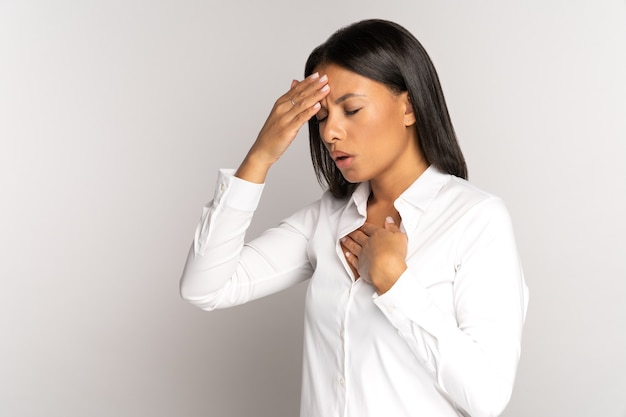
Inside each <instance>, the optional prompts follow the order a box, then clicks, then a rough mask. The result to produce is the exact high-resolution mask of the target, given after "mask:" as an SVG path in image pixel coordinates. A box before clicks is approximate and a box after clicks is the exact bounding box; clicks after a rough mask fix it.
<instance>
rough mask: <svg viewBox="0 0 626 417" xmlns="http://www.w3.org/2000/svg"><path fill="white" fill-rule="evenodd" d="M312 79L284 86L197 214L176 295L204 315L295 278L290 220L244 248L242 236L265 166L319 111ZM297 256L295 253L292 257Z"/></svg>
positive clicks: (300, 239) (297, 268)
mask: <svg viewBox="0 0 626 417" xmlns="http://www.w3.org/2000/svg"><path fill="white" fill-rule="evenodd" d="M329 90H330V89H329V87H328V80H327V78H326V77H322V78H319V75H318V74H317V73H315V74H313V75H311V76H309V77H308V78H306V79H305V80H303V81H300V82H298V81H295V80H294V81H292V83H291V88H290V90H289V91H288V92H287V93H285V94H284V95H283V96H281V97H280V98H278V100H277V101H276V103H275V104H274V107H273V108H272V111H271V113H270V115H269V116H268V118H267V121H266V122H265V125H264V126H263V128H262V129H261V132H260V133H259V135H258V137H257V139H256V141H255V142H254V144H253V145H252V147H251V148H250V151H249V152H248V154H247V155H246V158H245V159H244V161H243V162H242V164H241V166H240V167H239V169H238V170H237V172H236V174H235V176H234V177H233V176H232V173H227V172H221V173H220V178H219V182H218V187H217V188H216V191H215V196H214V199H213V201H212V202H211V203H210V204H209V205H207V206H206V207H205V208H204V211H203V213H202V219H201V221H200V224H199V225H198V228H197V230H196V235H195V239H194V243H193V247H192V249H191V250H190V252H189V255H188V258H187V262H186V264H185V269H184V272H183V276H182V278H181V282H180V292H181V296H182V297H183V298H184V299H185V300H187V301H189V302H190V303H192V304H195V305H197V306H199V307H200V308H203V309H207V310H211V309H214V308H218V307H226V306H230V305H235V304H240V303H243V302H246V301H249V300H251V299H254V298H258V297H261V296H263V295H266V294H269V293H271V292H275V291H279V290H280V289H283V288H286V287H287V286H289V285H292V284H293V283H294V282H297V281H298V280H301V279H302V276H303V275H302V272H303V269H306V265H308V263H307V262H306V260H305V259H303V257H302V256H303V255H304V254H305V248H306V237H305V235H303V234H302V232H301V230H300V229H299V228H301V227H303V225H302V224H299V223H298V221H297V216H294V217H293V218H292V219H291V220H292V223H290V222H289V221H286V222H284V223H282V224H281V225H280V226H279V227H278V228H276V229H271V230H269V231H267V232H266V233H264V234H263V236H261V237H260V238H259V239H257V240H255V241H254V242H251V243H250V244H248V245H244V237H245V232H246V230H247V228H248V226H249V224H250V221H251V219H252V214H253V212H254V210H255V209H256V206H257V204H258V200H259V198H260V195H261V190H262V188H263V187H262V184H263V183H264V182H265V178H266V176H267V173H268V171H269V169H270V167H271V166H272V165H273V164H274V163H275V162H276V161H277V160H278V159H279V158H280V157H281V156H282V154H283V153H284V152H285V150H286V149H287V148H288V147H289V145H290V144H291V143H292V142H293V140H294V139H295V137H296V135H297V133H298V131H299V130H300V128H301V127H302V125H303V124H304V123H305V122H307V121H308V120H309V119H310V118H311V117H312V116H313V115H315V114H316V113H317V112H318V111H319V109H320V104H319V101H320V100H322V99H323V98H324V97H325V96H326V95H327V94H328V92H329ZM298 251H299V252H298Z"/></svg>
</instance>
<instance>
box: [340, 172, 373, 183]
mask: <svg viewBox="0 0 626 417" xmlns="http://www.w3.org/2000/svg"><path fill="white" fill-rule="evenodd" d="M341 175H343V178H344V179H345V180H346V181H348V182H349V183H351V184H359V183H362V182H365V181H369V180H370V178H369V177H366V176H363V175H358V174H357V173H356V172H342V173H341Z"/></svg>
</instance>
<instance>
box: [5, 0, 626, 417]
mask: <svg viewBox="0 0 626 417" xmlns="http://www.w3.org/2000/svg"><path fill="white" fill-rule="evenodd" d="M369 17H381V18H388V19H392V20H396V21H397V22H399V23H401V24H403V25H404V26H406V27H407V28H408V29H410V30H411V31H412V32H413V33H414V34H415V35H416V36H417V37H418V38H419V39H420V40H421V41H422V43H423V44H424V45H425V47H426V49H427V50H428V51H429V53H430V54H431V57H432V59H433V61H434V63H435V65H436V67H437V68H438V71H439V75H440V77H441V80H442V84H443V88H444V90H445V93H446V95H447V99H448V104H449V107H450V112H451V114H452V118H453V121H454V123H455V126H456V129H457V132H458V136H459V139H460V142H461V145H462V148H463V150H464V152H465V155H466V157H467V160H468V164H469V168H470V177H471V180H472V181H473V182H475V183H476V184H478V185H479V186H481V187H483V188H485V189H487V190H489V191H491V192H493V193H495V194H498V195H500V196H502V197H503V198H504V199H505V200H506V202H507V204H508V207H509V209H510V211H511V213H512V216H513V219H514V222H515V226H516V231H517V237H518V241H519V248H520V252H521V255H522V257H523V261H524V265H525V270H526V274H527V280H528V285H529V287H530V290H531V302H530V309H529V315H528V321H527V325H526V330H525V338H524V343H523V357H522V360H521V363H520V368H519V374H518V381H517V385H516V389H515V392H514V395H513V398H512V401H511V404H510V406H509V408H508V409H507V411H506V412H505V416H508V417H522V416H533V417H543V416H546V417H547V416H550V417H552V416H568V417H587V416H594V417H595V416H602V417H624V416H626V399H625V397H624V393H625V392H626V357H625V355H624V352H626V330H625V328H624V323H625V322H626V307H625V305H624V298H625V295H626V266H625V265H626V264H625V261H626V259H625V258H626V250H625V244H624V238H623V236H624V235H625V234H626V223H625V221H624V213H626V169H625V168H624V160H625V158H626V149H625V143H626V2H624V1H623V0H622V1H618V0H614V1H608V0H604V1H591V0H589V1H555V0H554V1H539V0H536V1H530V2H517V1H515V2H514V1H495V0H488V1H442V2H436V1H385V2H382V1H381V2H372V1H369V2H365V1H360V0H350V1H336V0H332V1H329V0H321V1H317V2H295V1H286V0H284V1H280V0H272V1H264V2H261V1H259V2H252V1H250V2H248V3H244V2H238V1H229V2H212V1H194V0H156V1H154V0H130V1H121V0H117V1H100V2H96V1H77V0H76V1H71V0H66V1H47V0H38V1H18V0H15V1H10V0H9V1H7V0H0V139H1V141H0V199H1V204H0V213H1V216H0V278H1V280H0V332H1V333H0V416H10V417H27V416H28V417H32V416H46V417H56V416H59V417H61V416H63V417H67V416H98V417H99V416H103V417H104V416H107V417H109V416H117V417H119V416H151V417H158V416H198V417H200V416H203V417H205V416H220V417H221V416H224V417H231V416H232V417H240V416H261V417H264V416H267V417H269V416H272V417H274V416H296V415H297V410H298V408H299V385H300V359H301V352H300V349H301V337H302V326H301V322H302V313H303V307H302V301H303V294H304V290H305V287H304V286H299V287H296V288H294V289H292V290H289V291H286V292H284V293H281V294H278V295H276V296H273V297H269V298H267V299H264V300H260V301H257V302H254V303H251V304H249V305H246V306H242V307H237V308H234V309H231V310H225V311H218V312H214V313H204V312H202V311H200V310H197V309H195V308H194V307H192V306H190V305H187V304H185V303H184V302H183V301H181V300H180V299H179V296H178V279H179V276H180V273H181V271H182V267H183V264H184V261H185V257H186V254H187V250H188V248H189V245H190V243H191V238H192V235H193V230H194V227H195V224H196V222H197V220H198V219H199V215H200V212H201V207H202V206H203V205H204V204H205V203H206V202H207V201H208V200H209V199H210V197H211V195H212V191H213V184H214V181H215V176H216V171H217V169H218V168H219V167H235V166H236V165H237V164H238V163H239V162H240V160H241V158H242V157H243V155H244V153H245V151H246V149H247V147H248V146H249V145H250V143H251V142H252V140H253V139H254V138H255V136H256V133H257V131H258V130H259V128H260V127H261V125H262V123H263V121H264V120H265V117H266V115H267V114H268V112H269V109H270V107H271V105H272V104H273V102H274V100H275V99H276V97H278V96H279V95H281V94H282V93H283V92H284V91H286V89H287V88H288V87H289V83H290V81H291V79H292V78H299V77H301V73H302V70H303V66H304V61H305V58H306V57H307V55H308V53H309V52H310V50H311V49H312V48H313V47H314V46H316V45H318V44H319V43H321V42H322V41H324V40H325V39H326V38H327V37H328V36H329V35H330V34H331V32H333V31H334V30H335V29H337V28H339V27H340V26H343V25H345V24H348V23H351V22H353V21H356V20H360V19H362V18H369ZM304 133H305V132H302V134H301V135H300V136H299V138H298V140H297V141H296V143H295V145H294V146H293V148H292V149H290V150H289V151H288V152H287V154H286V155H285V157H284V159H283V160H281V161H280V163H279V164H278V165H277V166H276V167H275V169H274V170H273V172H272V174H271V177H270V178H269V181H268V185H267V188H266V194H265V195H264V198H263V201H262V205H261V208H260V210H259V213H258V218H257V219H256V223H255V224H254V226H253V230H252V234H253V235H256V234H258V233H259V231H261V230H262V229H264V228H266V227H269V226H271V225H274V224H276V222H277V221H279V220H280V219H281V218H282V217H284V216H286V215H288V214H289V213H291V212H292V211H294V210H296V209H297V208H299V207H301V206H303V205H304V204H306V203H308V202H310V201H312V200H314V199H316V198H317V197H318V196H319V194H320V189H319V187H318V186H317V184H316V182H315V180H314V177H313V173H312V169H311V165H310V162H309V158H308V153H307V144H306V135H305V134H304Z"/></svg>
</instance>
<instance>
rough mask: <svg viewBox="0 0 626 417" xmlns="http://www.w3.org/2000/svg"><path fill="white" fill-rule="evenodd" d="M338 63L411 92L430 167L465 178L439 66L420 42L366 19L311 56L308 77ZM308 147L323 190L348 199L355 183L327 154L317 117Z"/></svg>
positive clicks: (395, 26) (391, 26) (382, 22)
mask: <svg viewBox="0 0 626 417" xmlns="http://www.w3.org/2000/svg"><path fill="white" fill-rule="evenodd" d="M328 64H335V65H338V66H340V67H342V68H345V69H347V70H350V71H352V72H355V73H357V74H359V75H362V76H364V77H367V78H369V79H371V80H374V81H377V82H380V83H382V84H385V85H386V86H387V87H388V88H389V89H390V91H392V92H394V93H396V94H399V93H402V92H405V91H408V95H409V99H410V100H411V104H412V106H413V111H414V113H415V118H416V124H415V126H416V129H417V138H418V142H419V146H420V149H421V150H422V153H423V154H424V157H425V158H426V161H427V162H428V163H429V164H432V165H434V166H435V167H437V168H439V169H440V170H442V171H444V172H447V173H449V174H452V175H455V176H457V177H461V178H465V179H466V178H467V166H466V164H465V159H464V158H463V153H462V152H461V148H460V147H459V144H458V142H457V139H456V135H455V133H454V128H453V126H452V121H451V120H450V115H449V113H448V108H447V106H446V102H445V99H444V96H443V91H442V90H441V85H440V83H439V77H438V76H437V72H436V71H435V67H434V65H433V63H432V61H431V60H430V57H429V56H428V54H427V53H426V50H425V49H424V48H423V46H422V45H421V44H420V43H419V41H418V40H417V39H416V38H415V37H414V36H413V35H412V34H411V33H410V32H409V31H408V30H406V29H405V28H403V27H402V26H400V25H398V24H397V23H393V22H389V21H385V20H378V19H372V20H363V21H360V22H357V23H353V24H352V25H350V26H346V27H344V28H342V29H340V30H338V31H337V32H335V33H334V34H333V35H332V36H331V37H330V38H328V40H327V41H326V42H324V43H323V44H321V45H320V46H318V47H317V48H315V49H314V50H313V52H311V55H309V58H308V59H307V62H306V66H305V76H309V75H311V74H312V73H313V71H314V70H315V69H316V68H317V67H319V66H321V65H328ZM309 146H310V149H311V159H312V160H313V169H314V170H315V174H316V176H317V179H318V181H319V182H320V184H321V185H322V186H323V187H328V189H329V191H330V192H331V193H332V194H333V195H334V196H335V197H345V196H348V195H350V194H351V193H352V191H354V189H355V188H356V185H357V184H353V183H349V182H348V181H346V179H345V178H344V177H343V175H342V174H341V172H340V171H339V169H338V168H337V167H336V165H335V163H334V161H333V159H332V158H331V156H330V155H329V153H328V152H327V150H326V148H325V146H324V142H323V140H322V138H321V136H320V133H319V126H318V122H317V119H316V118H315V117H313V118H311V119H310V120H309Z"/></svg>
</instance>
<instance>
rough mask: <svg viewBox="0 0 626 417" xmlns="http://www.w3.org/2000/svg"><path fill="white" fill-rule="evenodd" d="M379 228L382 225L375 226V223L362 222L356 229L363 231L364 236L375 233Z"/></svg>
mask: <svg viewBox="0 0 626 417" xmlns="http://www.w3.org/2000/svg"><path fill="white" fill-rule="evenodd" d="M380 229H382V227H379V226H376V225H375V224H372V223H364V224H363V226H361V227H359V229H358V230H360V231H361V232H363V234H365V235H366V236H372V235H373V234H374V233H376V232H377V231H378V230H380Z"/></svg>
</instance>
